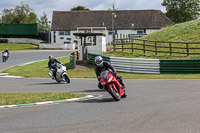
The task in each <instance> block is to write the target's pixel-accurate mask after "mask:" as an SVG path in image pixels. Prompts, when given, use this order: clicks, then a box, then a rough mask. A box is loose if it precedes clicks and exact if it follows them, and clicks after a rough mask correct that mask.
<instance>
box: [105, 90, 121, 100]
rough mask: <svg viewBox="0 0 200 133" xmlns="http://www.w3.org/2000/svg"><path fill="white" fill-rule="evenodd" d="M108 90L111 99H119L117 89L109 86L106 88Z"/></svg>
mask: <svg viewBox="0 0 200 133" xmlns="http://www.w3.org/2000/svg"><path fill="white" fill-rule="evenodd" d="M108 90H109V92H110V95H111V96H112V97H113V99H115V100H116V101H119V100H120V99H121V96H119V92H118V90H115V89H114V88H113V86H110V87H109V88H108Z"/></svg>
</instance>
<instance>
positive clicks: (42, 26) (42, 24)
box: [38, 12, 50, 31]
mask: <svg viewBox="0 0 200 133" xmlns="http://www.w3.org/2000/svg"><path fill="white" fill-rule="evenodd" d="M48 22H49V21H48V18H47V14H46V13H45V12H43V15H42V16H40V19H38V29H39V30H43V31H44V30H47V29H48V30H49V29H50V26H49V23H48Z"/></svg>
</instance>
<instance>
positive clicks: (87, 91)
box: [72, 89, 105, 93]
mask: <svg viewBox="0 0 200 133" xmlns="http://www.w3.org/2000/svg"><path fill="white" fill-rule="evenodd" d="M104 91H105V90H104V89H102V90H100V89H99V90H83V91H72V93H73V92H76V93H77V92H86V93H89V92H104Z"/></svg>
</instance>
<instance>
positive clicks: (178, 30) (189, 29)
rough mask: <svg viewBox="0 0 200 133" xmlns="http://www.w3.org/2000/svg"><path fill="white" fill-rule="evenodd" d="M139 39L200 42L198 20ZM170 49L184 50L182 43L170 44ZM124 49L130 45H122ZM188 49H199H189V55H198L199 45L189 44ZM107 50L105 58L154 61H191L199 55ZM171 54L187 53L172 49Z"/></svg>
mask: <svg viewBox="0 0 200 133" xmlns="http://www.w3.org/2000/svg"><path fill="white" fill-rule="evenodd" d="M140 39H144V40H150V41H167V42H200V19H197V20H193V21H190V22H186V23H181V24H176V25H173V26H169V27H166V28H163V29H161V30H159V31H157V32H153V33H152V34H149V35H147V36H144V37H142V38H140ZM134 43H138V44H143V41H134ZM146 44H149V45H152V46H155V42H146ZM171 45H172V47H181V48H186V44H184V43H181V44H180V43H172V44H171ZM157 46H165V47H169V43H164V42H158V43H157ZM116 47H117V48H122V45H116ZM124 48H132V45H131V44H129V43H128V44H127V45H124ZM133 48H137V49H143V45H135V44H134V45H133ZM189 48H199V49H189V52H190V53H200V44H189ZM108 49H112V50H111V51H109V52H106V53H104V55H107V56H118V57H128V58H154V59H191V58H199V57H200V55H192V56H191V55H190V56H187V54H175V53H173V54H172V55H170V53H158V54H157V55H156V53H155V52H150V51H146V52H145V53H143V50H134V51H133V52H132V50H131V49H125V50H124V51H122V50H116V52H114V50H113V47H112V46H109V48H108ZM145 49H146V50H153V51H155V48H154V47H150V46H146V48H145ZM157 50H158V51H168V52H169V51H170V50H169V48H157ZM172 52H182V53H187V50H186V49H176V48H172Z"/></svg>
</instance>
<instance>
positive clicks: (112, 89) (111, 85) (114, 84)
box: [100, 70, 126, 101]
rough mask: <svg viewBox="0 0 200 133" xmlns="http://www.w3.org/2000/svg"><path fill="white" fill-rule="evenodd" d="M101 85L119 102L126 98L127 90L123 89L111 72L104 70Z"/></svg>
mask: <svg viewBox="0 0 200 133" xmlns="http://www.w3.org/2000/svg"><path fill="white" fill-rule="evenodd" d="M100 83H101V84H102V85H103V88H104V89H105V90H106V91H107V92H108V93H109V94H110V95H111V96H112V97H113V99H115V100H116V101H119V100H120V99H121V97H122V98H125V97H126V94H125V90H123V89H122V85H121V84H120V83H119V81H118V80H117V79H116V77H114V76H113V74H112V73H111V72H110V71H109V70H104V71H102V72H101V75H100Z"/></svg>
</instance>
